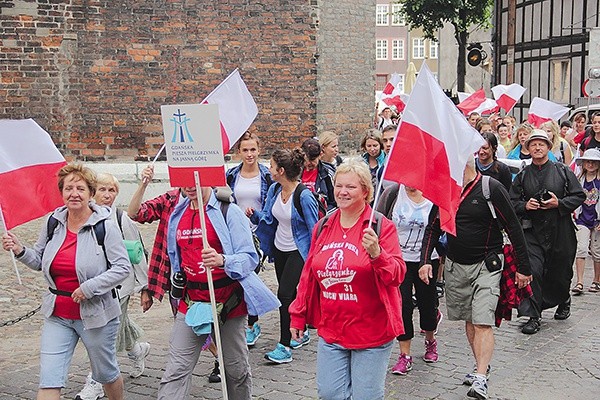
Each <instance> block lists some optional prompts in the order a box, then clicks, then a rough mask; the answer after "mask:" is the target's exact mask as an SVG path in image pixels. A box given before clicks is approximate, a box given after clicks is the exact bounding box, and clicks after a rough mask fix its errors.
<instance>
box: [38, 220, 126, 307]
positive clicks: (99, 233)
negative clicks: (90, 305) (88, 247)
mask: <svg viewBox="0 0 600 400" xmlns="http://www.w3.org/2000/svg"><path fill="white" fill-rule="evenodd" d="M104 221H105V220H104V219H103V220H101V221H98V222H96V223H95V224H94V225H92V228H93V229H94V234H95V235H96V243H98V246H100V247H102V251H103V252H104V258H105V259H106V268H107V269H110V267H111V265H110V261H108V256H107V255H106V247H105V246H104V238H105V236H106V227H105V226H104ZM57 226H58V220H57V219H56V218H54V216H52V215H50V217H48V221H47V223H46V228H47V234H46V244H48V242H49V241H51V240H52V238H53V237H54V231H55V230H56V227H57ZM120 288H121V285H117V286H116V287H115V288H113V289H112V290H111V291H112V296H113V297H114V298H117V291H116V289H120Z"/></svg>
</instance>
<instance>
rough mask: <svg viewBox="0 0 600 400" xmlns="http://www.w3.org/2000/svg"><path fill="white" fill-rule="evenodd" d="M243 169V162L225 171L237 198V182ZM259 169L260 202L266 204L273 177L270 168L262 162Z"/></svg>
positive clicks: (228, 182)
mask: <svg viewBox="0 0 600 400" xmlns="http://www.w3.org/2000/svg"><path fill="white" fill-rule="evenodd" d="M241 170H242V164H241V163H240V165H237V166H235V167H232V168H229V169H228V170H227V172H226V173H225V178H226V180H227V185H229V187H230V188H231V190H232V191H233V197H234V198H235V184H236V182H237V178H238V176H239V175H240V171H241ZM258 170H259V171H260V203H261V204H262V205H263V206H264V205H265V201H266V199H267V191H268V190H269V187H270V186H271V184H272V183H273V179H271V173H270V172H269V168H267V167H265V166H264V165H262V164H258Z"/></svg>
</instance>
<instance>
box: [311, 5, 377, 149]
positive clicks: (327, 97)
mask: <svg viewBox="0 0 600 400" xmlns="http://www.w3.org/2000/svg"><path fill="white" fill-rule="evenodd" d="M375 5H376V0H362V1H356V0H320V1H319V8H318V10H317V12H318V16H319V25H318V31H317V32H318V35H317V46H318V62H317V70H318V74H317V88H318V97H317V128H318V131H319V132H321V131H322V130H333V131H335V132H337V133H338V134H339V135H340V150H341V151H344V152H347V153H351V152H352V151H353V150H359V147H360V140H361V138H362V136H363V135H364V133H365V132H366V130H367V129H368V128H370V127H371V126H372V121H373V116H374V113H375V97H374V93H375Z"/></svg>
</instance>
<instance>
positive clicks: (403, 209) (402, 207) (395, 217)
mask: <svg viewBox="0 0 600 400" xmlns="http://www.w3.org/2000/svg"><path fill="white" fill-rule="evenodd" d="M432 207H433V203H432V202H431V201H429V200H427V199H424V200H423V201H422V202H421V203H415V202H414V201H412V200H411V199H410V198H409V197H408V195H407V194H406V189H405V188H404V185H400V188H399V190H398V200H396V204H395V205H394V210H393V211H392V221H393V222H394V224H395V225H396V228H397V230H398V240H399V242H400V247H401V248H402V258H403V259H404V261H410V262H419V261H420V260H421V244H422V242H423V236H424V234H425V227H426V226H427V223H428V222H429V213H430V212H431V208H432ZM436 258H439V256H438V254H437V252H436V251H435V250H434V251H433V253H432V254H431V259H436Z"/></svg>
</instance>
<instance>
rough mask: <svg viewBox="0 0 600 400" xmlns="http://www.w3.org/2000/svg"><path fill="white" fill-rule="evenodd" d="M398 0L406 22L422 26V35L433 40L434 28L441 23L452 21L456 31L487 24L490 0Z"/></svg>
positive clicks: (466, 30) (489, 18) (492, 3)
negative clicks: (401, 5)
mask: <svg viewBox="0 0 600 400" xmlns="http://www.w3.org/2000/svg"><path fill="white" fill-rule="evenodd" d="M398 3H402V4H404V7H402V11H401V13H403V14H404V16H405V18H406V21H407V23H408V24H409V25H410V26H412V27H415V28H422V29H423V32H424V34H425V37H427V38H429V39H434V40H436V39H437V31H438V29H441V28H443V26H444V24H445V23H450V24H452V25H453V26H454V31H455V33H456V34H458V33H459V32H468V30H469V28H470V27H471V26H472V25H480V26H484V27H488V26H489V25H490V22H491V21H490V20H491V16H492V9H493V5H494V0H400V1H398ZM455 36H457V35H455Z"/></svg>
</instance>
